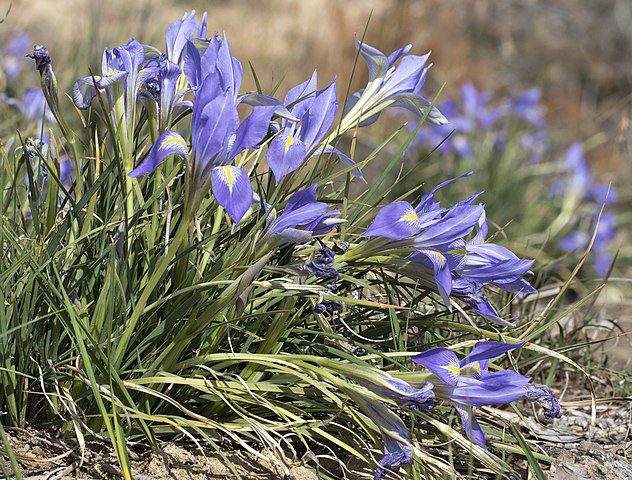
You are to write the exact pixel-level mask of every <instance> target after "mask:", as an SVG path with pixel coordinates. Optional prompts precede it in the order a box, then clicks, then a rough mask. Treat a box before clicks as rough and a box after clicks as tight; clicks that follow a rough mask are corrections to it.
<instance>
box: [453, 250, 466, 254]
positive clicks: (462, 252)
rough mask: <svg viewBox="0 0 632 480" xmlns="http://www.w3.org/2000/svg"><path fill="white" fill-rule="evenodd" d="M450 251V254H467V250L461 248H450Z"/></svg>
mask: <svg viewBox="0 0 632 480" xmlns="http://www.w3.org/2000/svg"><path fill="white" fill-rule="evenodd" d="M450 253H451V254H452V255H467V250H463V249H457V250H451V251H450Z"/></svg>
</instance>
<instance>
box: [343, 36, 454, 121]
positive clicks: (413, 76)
mask: <svg viewBox="0 0 632 480" xmlns="http://www.w3.org/2000/svg"><path fill="white" fill-rule="evenodd" d="M355 44H356V48H357V49H358V51H359V52H360V54H361V55H362V57H363V58H364V59H365V60H366V62H367V65H368V68H369V83H368V84H367V86H366V87H365V88H363V89H361V90H359V91H357V92H355V93H354V94H353V95H351V97H350V98H349V100H348V101H347V104H346V105H345V108H344V114H343V121H342V126H343V127H345V128H347V127H348V126H349V127H355V126H356V125H357V124H359V125H360V126H365V125H370V124H372V123H374V122H375V121H376V120H377V118H378V117H379V115H380V113H381V111H382V110H384V109H385V108H387V107H401V108H405V109H407V110H409V111H410V112H412V113H413V114H414V115H415V117H416V118H418V119H421V118H422V117H423V116H424V115H426V113H428V116H427V119H428V120H429V121H430V122H431V123H435V124H437V125H442V124H444V123H447V120H446V118H445V117H444V116H443V114H442V113H441V112H440V111H439V109H437V108H436V107H434V106H433V107H432V108H431V103H430V102H429V101H428V99H426V98H425V97H423V96H422V95H420V91H421V88H422V87H423V85H424V82H425V80H426V74H427V73H428V69H429V68H430V67H431V64H430V65H426V63H427V61H428V57H429V56H430V53H427V54H426V55H423V56H417V55H407V54H408V52H409V51H410V49H411V48H412V45H406V46H405V47H402V48H400V49H398V50H396V51H395V52H393V53H391V54H390V55H388V56H386V55H385V54H384V53H382V52H381V51H379V50H378V49H376V48H374V47H372V46H370V45H368V44H366V43H363V42H360V41H359V40H358V39H357V38H356V39H355ZM398 62H399V63H398ZM345 128H343V130H344V129H345Z"/></svg>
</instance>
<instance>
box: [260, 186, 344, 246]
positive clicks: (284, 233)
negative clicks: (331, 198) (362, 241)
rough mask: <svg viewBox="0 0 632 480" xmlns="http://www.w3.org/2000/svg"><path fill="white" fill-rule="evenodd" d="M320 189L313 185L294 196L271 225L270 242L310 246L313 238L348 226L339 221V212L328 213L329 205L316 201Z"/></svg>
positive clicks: (268, 235)
mask: <svg viewBox="0 0 632 480" xmlns="http://www.w3.org/2000/svg"><path fill="white" fill-rule="evenodd" d="M317 188H318V185H312V186H311V187H309V188H306V189H304V190H299V191H298V192H296V193H294V194H293V195H291V196H290V198H289V199H288V202H287V204H286V205H285V208H284V209H283V212H282V213H281V215H279V216H278V217H277V218H275V219H273V220H272V221H271V222H270V223H269V225H268V230H267V232H266V237H267V238H268V239H269V241H270V242H273V243H275V244H282V243H305V242H309V241H310V240H311V239H312V236H313V235H324V234H327V233H329V232H330V231H331V230H332V229H333V228H334V227H335V226H336V225H339V224H341V223H344V222H345V220H343V219H341V218H338V217H337V215H339V214H340V211H339V210H331V211H327V208H328V206H327V204H326V203H324V202H319V201H317V200H316V190H317Z"/></svg>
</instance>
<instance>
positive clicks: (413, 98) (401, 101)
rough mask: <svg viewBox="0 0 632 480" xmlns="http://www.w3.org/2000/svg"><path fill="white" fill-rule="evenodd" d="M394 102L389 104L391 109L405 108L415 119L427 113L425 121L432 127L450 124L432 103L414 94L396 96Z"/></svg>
mask: <svg viewBox="0 0 632 480" xmlns="http://www.w3.org/2000/svg"><path fill="white" fill-rule="evenodd" d="M394 98H396V100H395V101H394V102H393V103H392V104H391V107H401V108H405V109H406V110H408V111H409V112H412V114H413V115H415V117H416V118H417V119H418V120H420V119H421V118H423V117H424V115H426V113H427V112H428V116H427V117H426V120H427V121H428V122H430V123H432V124H434V125H446V124H448V123H450V122H449V121H448V119H447V118H445V116H444V115H443V113H441V111H439V109H438V108H437V107H436V106H434V105H432V103H431V102H430V101H429V100H428V99H426V98H424V97H422V96H421V95H417V94H414V93H402V94H398V95H397V96H396V97H394Z"/></svg>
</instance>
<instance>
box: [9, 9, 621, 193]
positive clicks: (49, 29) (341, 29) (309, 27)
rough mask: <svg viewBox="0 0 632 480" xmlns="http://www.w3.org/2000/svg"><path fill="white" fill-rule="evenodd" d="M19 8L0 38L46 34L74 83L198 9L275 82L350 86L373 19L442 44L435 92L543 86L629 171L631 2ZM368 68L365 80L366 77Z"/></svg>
mask: <svg viewBox="0 0 632 480" xmlns="http://www.w3.org/2000/svg"><path fill="white" fill-rule="evenodd" d="M9 7H11V10H10V12H9V14H8V15H7V18H6V19H5V21H4V23H3V24H0V40H4V41H6V40H7V39H8V38H10V37H11V35H12V34H13V33H16V32H20V31H24V32H26V33H27V34H28V35H29V36H30V37H31V39H32V41H33V42H35V43H43V44H46V45H47V46H48V48H49V50H50V51H51V54H52V56H53V60H54V62H55V63H56V64H57V65H61V64H66V63H70V64H72V65H73V66H74V69H75V70H76V71H73V69H68V68H66V69H65V70H64V75H62V80H64V81H67V82H68V83H70V82H71V81H72V80H73V79H74V77H75V76H83V75H85V74H86V66H87V65H91V67H92V68H93V69H95V70H98V67H99V65H100V54H101V51H102V50H103V49H104V48H106V47H112V46H116V45H120V44H122V43H124V42H126V41H127V39H128V38H129V37H130V36H134V37H136V38H138V39H139V40H140V41H141V42H143V43H151V44H155V45H157V46H158V47H160V46H161V45H163V44H164V31H165V29H166V27H167V26H168V25H169V23H171V22H172V21H173V20H175V19H177V18H179V17H180V16H182V14H183V13H184V11H188V10H191V9H196V10H197V11H198V12H201V11H204V10H207V11H208V12H209V19H208V22H209V32H213V31H218V32H221V31H226V33H227V35H228V38H229V39H230V42H231V47H232V50H233V52H234V54H235V56H236V57H237V58H239V59H241V60H242V62H243V63H244V64H246V62H247V61H250V62H252V64H253V65H254V67H255V68H256V71H257V74H258V76H259V77H260V79H261V80H262V82H263V83H264V84H266V83H267V84H268V86H272V85H273V84H274V83H275V82H276V81H278V80H280V79H281V78H284V86H291V85H294V84H296V83H298V82H300V81H303V80H304V79H305V78H307V76H308V75H309V74H310V73H311V71H312V70H313V69H314V68H317V69H318V71H319V73H320V76H321V78H322V79H323V80H322V81H323V82H324V81H325V80H326V79H329V78H332V77H334V76H337V78H338V81H339V85H341V86H344V85H347V82H348V79H349V76H350V72H351V69H352V66H353V61H354V58H355V54H356V51H355V49H354V47H353V35H354V33H357V34H358V35H359V36H361V35H362V32H363V31H364V28H365V26H366V24H367V22H368V21H369V18H370V22H369V28H368V33H367V37H366V39H367V42H368V43H369V44H371V45H375V46H376V47H378V48H380V49H381V50H383V51H388V52H390V51H392V50H394V49H395V48H398V47H400V46H402V45H405V44H407V43H412V44H413V52H415V53H418V54H421V53H425V52H427V51H428V50H432V56H431V61H432V62H433V63H434V67H433V68H432V71H431V74H430V75H429V80H428V82H427V87H425V92H426V94H427V95H428V96H432V95H433V94H434V93H436V91H437V90H438V88H439V86H440V85H441V84H443V83H444V82H445V83H446V87H445V90H444V96H451V95H454V94H455V93H456V92H458V88H459V87H460V85H461V84H462V83H463V82H465V81H471V82H473V83H474V85H476V86H477V87H478V88H479V89H487V90H491V91H492V92H494V94H495V95H502V94H507V93H516V92H518V91H520V90H524V89H527V88H531V87H540V88H541V89H542V92H543V102H544V105H545V106H546V109H547V112H546V115H547V120H548V121H549V123H550V124H551V125H552V126H553V127H554V128H555V127H558V131H557V132H556V134H557V135H560V136H561V137H562V140H563V141H566V142H568V143H570V142H572V141H575V140H576V139H584V140H587V139H591V137H592V140H591V144H592V145H593V146H594V148H593V150H592V152H591V155H590V159H589V161H590V164H591V166H592V167H594V168H595V169H596V173H597V174H598V175H599V176H603V178H602V180H606V181H610V180H616V179H618V178H620V176H621V174H627V175H628V177H626V178H629V175H630V174H629V172H630V152H631V150H632V149H631V138H632V135H631V134H630V119H631V115H632V114H631V107H630V100H631V97H630V95H631V92H632V2H630V1H629V0H591V1H577V0H557V1H555V2H549V1H547V0H506V1H503V2H495V1H490V0H472V1H468V2H463V1H459V0H344V1H343V0H310V1H299V0H239V1H236V0H215V1H213V0H197V1H191V0H188V1H176V0H136V1H134V2H130V1H127V0H108V1H100V0H0V12H5V11H6V10H7V9H8V8H9ZM0 16H2V13H0ZM57 70H58V75H59V72H61V69H60V68H58V69H57ZM358 70H359V71H358V73H357V74H356V75H355V76H354V87H356V86H360V85H361V84H362V82H364V81H365V79H366V77H365V75H366V73H365V71H364V70H365V69H364V66H362V68H360V69H358ZM75 74H76V75H75ZM32 76H33V82H34V83H35V81H36V77H35V73H33V75H32ZM66 77H67V78H66ZM246 77H247V81H246V85H245V86H246V87H247V88H253V86H254V85H253V82H252V79H251V77H250V76H249V75H246ZM341 90H342V88H341Z"/></svg>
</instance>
